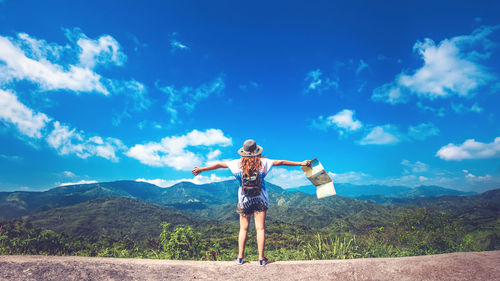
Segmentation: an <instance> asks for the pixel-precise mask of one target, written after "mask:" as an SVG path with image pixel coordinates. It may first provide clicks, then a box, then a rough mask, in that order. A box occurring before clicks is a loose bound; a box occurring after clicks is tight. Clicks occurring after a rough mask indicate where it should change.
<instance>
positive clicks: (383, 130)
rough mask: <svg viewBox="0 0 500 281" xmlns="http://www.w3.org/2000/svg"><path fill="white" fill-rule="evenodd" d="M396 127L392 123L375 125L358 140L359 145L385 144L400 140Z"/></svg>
mask: <svg viewBox="0 0 500 281" xmlns="http://www.w3.org/2000/svg"><path fill="white" fill-rule="evenodd" d="M399 135H400V134H399V133H398V131H397V128H396V127H395V126H393V125H389V124H388V125H383V126H376V127H374V128H373V129H371V130H370V132H369V133H368V134H367V135H366V136H365V137H364V138H363V139H362V140H361V141H360V142H359V144H361V145H368V144H376V145H387V144H396V143H398V142H400V137H399Z"/></svg>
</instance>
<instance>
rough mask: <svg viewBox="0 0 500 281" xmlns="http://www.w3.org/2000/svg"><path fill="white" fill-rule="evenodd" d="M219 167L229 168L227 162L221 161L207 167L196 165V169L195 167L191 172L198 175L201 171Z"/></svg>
mask: <svg viewBox="0 0 500 281" xmlns="http://www.w3.org/2000/svg"><path fill="white" fill-rule="evenodd" d="M217 169H227V164H226V163H223V162H220V163H215V164H213V165H210V166H206V167H194V169H193V171H191V173H193V175H195V176H197V175H199V174H200V173H201V172H205V171H211V170H217Z"/></svg>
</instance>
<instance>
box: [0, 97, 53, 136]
mask: <svg viewBox="0 0 500 281" xmlns="http://www.w3.org/2000/svg"><path fill="white" fill-rule="evenodd" d="M0 108H1V110H0V120H1V121H3V122H6V123H11V124H14V125H15V126H16V127H17V129H18V130H19V131H20V132H21V133H22V134H24V135H26V136H28V137H31V138H41V137H42V132H41V131H42V129H43V128H45V125H46V124H47V123H48V122H49V121H50V118H49V117H47V115H45V114H43V113H35V112H33V110H31V109H30V108H28V107H26V106H25V105H24V104H22V103H21V102H20V101H19V100H18V99H17V96H16V95H15V94H13V93H12V92H10V91H3V90H0Z"/></svg>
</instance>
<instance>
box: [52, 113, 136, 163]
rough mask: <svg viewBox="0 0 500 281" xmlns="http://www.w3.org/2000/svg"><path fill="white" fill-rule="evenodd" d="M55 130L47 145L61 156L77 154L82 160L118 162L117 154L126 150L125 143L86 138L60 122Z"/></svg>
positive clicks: (115, 140) (108, 139) (55, 123)
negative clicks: (100, 159) (97, 159)
mask: <svg viewBox="0 0 500 281" xmlns="http://www.w3.org/2000/svg"><path fill="white" fill-rule="evenodd" d="M53 125H54V129H53V130H52V132H51V133H50V134H49V135H48V136H47V143H48V144H49V145H50V146H51V147H52V148H54V149H55V150H56V151H57V152H58V153H59V154H61V155H68V154H75V155H76V156H78V157H80V158H84V159H85V158H88V157H90V156H99V157H102V158H105V159H108V160H111V161H118V157H117V156H116V152H117V151H119V150H125V149H126V147H125V146H124V145H123V143H122V142H121V141H120V140H118V139H114V138H106V139H105V140H104V139H102V138H101V137H99V136H93V137H86V136H85V135H84V133H83V132H77V131H76V129H70V127H69V126H66V125H61V124H60V123H59V122H58V121H55V122H54V123H53Z"/></svg>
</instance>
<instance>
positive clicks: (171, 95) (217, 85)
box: [156, 75, 226, 123]
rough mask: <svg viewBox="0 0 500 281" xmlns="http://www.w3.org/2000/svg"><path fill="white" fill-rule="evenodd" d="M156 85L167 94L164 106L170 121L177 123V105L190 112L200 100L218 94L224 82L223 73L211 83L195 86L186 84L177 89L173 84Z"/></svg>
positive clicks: (223, 86) (222, 88)
mask: <svg viewBox="0 0 500 281" xmlns="http://www.w3.org/2000/svg"><path fill="white" fill-rule="evenodd" d="M156 87H157V88H158V90H160V91H162V92H164V93H165V94H167V103H166V104H165V106H164V107H165V110H166V111H167V112H168V113H169V114H170V116H171V120H170V123H177V121H178V109H179V107H182V108H183V109H184V110H185V111H186V112H187V113H191V112H192V111H193V110H194V109H195V107H196V105H197V104H198V103H199V102H200V101H202V100H204V99H207V98H208V97H210V96H211V95H214V94H215V95H220V94H221V93H222V91H223V90H224V88H225V87H226V84H225V83H224V75H220V76H219V77H217V78H216V79H215V80H214V81H212V82H211V83H205V84H202V85H200V86H199V87H197V88H193V87H188V86H186V87H182V88H180V89H178V88H176V87H175V86H173V85H171V86H165V87H160V86H159V85H158V83H156Z"/></svg>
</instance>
